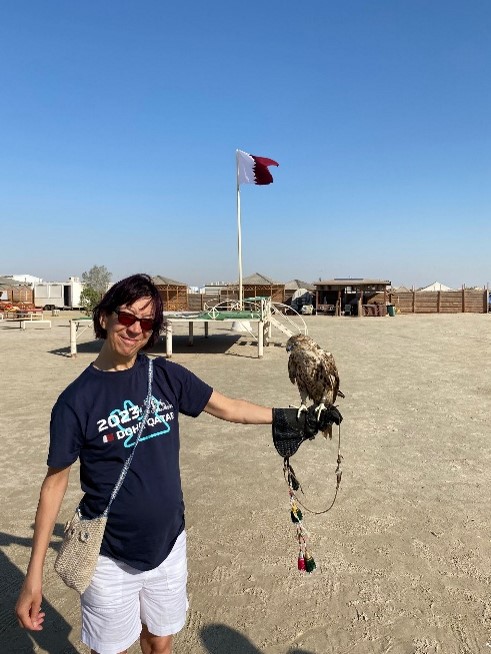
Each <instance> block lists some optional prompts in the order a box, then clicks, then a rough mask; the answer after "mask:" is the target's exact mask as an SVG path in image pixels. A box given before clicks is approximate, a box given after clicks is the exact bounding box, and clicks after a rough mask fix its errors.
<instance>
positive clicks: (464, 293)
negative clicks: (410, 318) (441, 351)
mask: <svg viewBox="0 0 491 654" xmlns="http://www.w3.org/2000/svg"><path fill="white" fill-rule="evenodd" d="M387 296H388V301H389V304H393V305H394V306H395V307H396V311H398V312H399V313H488V297H489V292H488V290H487V289H484V290H476V289H471V288H462V289H461V290H460V291H401V292H397V291H394V292H389V293H388V294H387ZM372 302H373V303H383V302H384V294H383V293H377V295H375V296H373V297H371V298H370V303H372Z"/></svg>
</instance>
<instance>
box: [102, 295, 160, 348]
mask: <svg viewBox="0 0 491 654" xmlns="http://www.w3.org/2000/svg"><path fill="white" fill-rule="evenodd" d="M119 310H120V311H124V312H125V313H126V314H131V315H133V316H136V317H137V318H150V319H153V318H154V317H155V307H154V304H153V300H152V298H151V297H142V298H140V299H139V300H136V301H135V302H133V304H124V305H121V306H120V307H119ZM101 325H102V327H103V328H104V329H105V330H106V332H107V337H106V341H105V347H106V348H109V350H110V351H111V352H112V354H113V355H116V357H117V358H118V359H119V358H120V359H124V360H131V359H133V358H135V357H136V355H137V354H138V352H139V351H140V350H141V349H142V347H144V346H145V345H146V344H147V342H148V339H149V338H150V336H151V335H152V330H151V329H150V330H144V329H142V325H141V323H140V322H139V321H138V320H137V321H135V322H134V323H133V324H132V325H129V326H125V325H122V324H121V323H120V322H119V320H118V315H117V314H116V313H115V312H113V313H111V314H109V315H106V314H105V315H103V316H102V318H101Z"/></svg>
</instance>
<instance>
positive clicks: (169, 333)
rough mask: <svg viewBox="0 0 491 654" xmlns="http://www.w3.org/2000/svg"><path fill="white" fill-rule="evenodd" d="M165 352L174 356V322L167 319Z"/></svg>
mask: <svg viewBox="0 0 491 654" xmlns="http://www.w3.org/2000/svg"><path fill="white" fill-rule="evenodd" d="M165 354H166V355H167V356H168V357H169V359H170V357H171V356H172V323H171V322H170V321H167V322H166V324H165Z"/></svg>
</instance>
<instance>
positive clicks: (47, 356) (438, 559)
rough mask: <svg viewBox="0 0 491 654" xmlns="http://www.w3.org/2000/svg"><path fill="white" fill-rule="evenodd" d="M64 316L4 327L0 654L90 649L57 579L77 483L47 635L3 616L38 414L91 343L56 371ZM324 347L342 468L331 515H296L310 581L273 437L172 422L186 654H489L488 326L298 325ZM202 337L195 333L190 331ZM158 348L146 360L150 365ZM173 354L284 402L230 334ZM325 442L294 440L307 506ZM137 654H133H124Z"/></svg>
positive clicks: (27, 526)
mask: <svg viewBox="0 0 491 654" xmlns="http://www.w3.org/2000/svg"><path fill="white" fill-rule="evenodd" d="M67 318H68V316H67V315H62V316H61V317H60V318H56V319H53V325H52V328H51V329H45V328H42V327H38V328H36V327H34V326H31V327H29V329H28V330H26V331H25V332H24V331H21V330H20V329H18V328H14V327H13V326H12V325H10V326H9V325H2V324H1V323H0V356H1V359H0V360H1V372H2V375H1V377H2V381H1V415H2V420H1V423H0V436H1V439H2V442H3V443H4V447H3V450H2V464H1V467H0V488H1V497H2V503H1V509H0V511H1V525H2V526H1V534H0V562H1V563H0V652H2V654H3V653H5V654H10V653H22V654H27V653H30V652H43V653H49V654H62V653H65V654H68V653H70V654H73V653H84V654H86V653H87V650H86V649H85V648H84V647H83V646H82V645H81V644H80V641H79V630H80V619H79V608H78V600H77V595H76V593H75V592H73V591H70V590H68V589H66V588H65V587H64V585H63V584H62V582H61V581H60V580H59V579H58V577H57V576H56V574H55V573H54V571H53V569H52V564H53V560H54V556H55V553H56V549H57V547H58V544H59V542H60V535H61V532H62V524H63V522H64V520H65V519H66V518H67V517H68V516H69V514H70V513H71V512H72V510H73V508H74V506H75V503H76V501H77V499H78V497H79V490H78V484H77V481H78V480H77V471H74V473H72V476H71V480H70V487H69V491H68V493H67V496H66V500H65V503H64V505H63V508H62V512H61V514H60V518H59V521H58V525H57V527H56V530H55V535H54V536H53V540H52V548H51V549H50V551H49V553H48V561H47V565H46V573H45V603H44V607H45V609H46V611H47V618H46V622H45V629H44V631H43V632H41V633H38V634H35V635H32V636H30V635H28V633H26V632H24V631H22V630H21V629H20V628H18V627H17V624H16V620H15V618H14V616H13V607H14V604H15V599H16V596H17V593H18V590H19V587H20V584H21V580H22V576H23V573H24V571H25V569H26V565H27V561H28V556H29V547H30V539H31V536H32V521H33V516H34V512H35V507H36V503H37V498H38V492H39V485H40V483H41V480H42V478H43V476H44V473H45V460H46V452H47V444H48V423H49V415H50V409H51V406H52V404H53V402H54V401H55V399H56V397H57V396H58V394H59V393H60V392H61V391H62V389H63V388H64V387H65V386H66V385H67V384H68V383H69V382H70V381H71V380H72V379H73V378H74V377H75V376H76V375H77V374H78V373H80V372H81V371H82V369H83V368H84V367H85V366H87V365H88V364H89V363H90V361H92V360H93V358H94V355H95V353H96V352H97V350H98V347H99V345H98V344H97V343H96V342H94V341H93V340H92V337H91V333H90V332H89V331H88V332H87V333H86V334H85V335H84V336H83V337H82V338H81V342H80V343H79V354H78V356H77V358H69V357H68V352H69V347H68V346H69V328H68V320H67ZM307 321H308V327H309V333H310V335H311V336H313V337H314V338H315V339H316V340H317V341H318V342H319V343H320V344H321V345H322V346H324V347H325V348H326V349H330V350H331V351H332V352H333V354H334V356H335V358H336V361H337V364H338V368H339V371H340V376H341V382H342V384H341V385H342V389H343V390H344V392H345V394H346V399H345V400H341V402H342V404H340V408H341V410H342V413H343V415H344V422H343V425H342V453H343V455H344V475H343V479H342V484H341V490H340V493H339V496H338V499H337V502H336V504H335V505H334V508H333V509H332V511H330V512H329V513H327V514H326V515H323V516H313V515H309V514H308V513H305V514H304V518H305V526H306V527H307V528H308V529H309V531H310V532H311V540H312V551H313V554H314V557H315V559H316V562H317V570H316V571H315V573H314V574H312V575H302V574H300V573H299V572H298V571H297V569H296V556H297V550H296V545H295V534H294V527H293V525H292V523H291V521H290V517H289V502H288V491H287V486H286V484H285V482H284V479H283V474H282V460H281V458H280V457H279V456H278V454H277V453H276V451H275V449H274V447H273V445H272V440H271V434H270V430H269V429H268V428H265V427H252V426H236V425H229V424H228V423H222V422H219V421H216V420H214V419H212V418H210V417H209V416H206V415H205V416H201V417H200V418H198V419H197V420H191V419H188V418H184V419H183V420H182V456H181V459H182V477H183V485H184V491H185V498H186V506H187V513H186V519H187V529H188V539H189V568H190V578H189V599H190V611H189V616H188V622H187V625H186V627H185V629H184V630H183V631H182V632H181V634H179V636H178V637H177V638H176V645H175V651H176V653H183V654H331V653H332V654H334V653H335V654H348V653H349V654H382V653H390V654H403V653H404V654H434V653H437V652H438V653H440V654H469V653H473V654H474V653H477V652H487V651H490V647H491V596H490V582H491V572H490V560H491V543H490V527H491V517H490V511H489V507H490V500H491V467H490V459H491V456H490V448H489V427H488V422H489V416H490V415H491V381H490V377H489V361H490V355H491V335H490V333H491V329H490V328H491V322H490V321H491V317H489V316H487V315H452V316H448V315H441V316H396V317H386V318H365V319H357V318H329V317H320V316H319V317H316V316H313V317H308V318H307ZM196 331H199V330H196ZM163 351H164V348H163V344H159V346H158V347H157V348H156V350H155V353H157V354H158V353H163ZM174 360H175V361H177V362H179V363H182V364H184V365H186V366H187V367H189V368H190V369H191V370H193V371H195V372H196V373H197V374H198V375H200V376H202V377H203V378H204V379H206V380H207V381H208V382H209V383H211V384H212V385H213V386H214V387H215V388H217V389H218V390H220V391H222V392H225V393H228V394H231V395H233V396H241V397H245V398H247V399H250V400H253V401H257V402H260V403H264V404H268V405H274V406H287V405H288V404H290V403H296V402H297V399H298V398H297V393H296V389H295V388H294V387H293V386H292V385H291V384H290V381H289V379H288V375H287V369H286V365H287V356H286V353H285V350H284V348H282V347H275V346H271V347H269V348H267V349H265V356H264V358H263V359H262V360H258V359H257V358H256V347H255V346H254V345H252V344H251V343H248V342H247V341H246V340H245V338H244V337H239V336H237V335H236V334H235V335H233V334H232V333H230V332H226V331H224V330H223V329H219V328H217V327H213V328H212V329H211V337H210V338H209V339H206V340H205V339H203V338H201V337H196V338H195V344H194V347H193V348H190V347H188V346H187V339H186V338H185V337H184V336H178V337H176V338H175V342H174ZM335 458H336V444H335V443H334V442H327V441H325V440H324V439H322V438H316V439H315V441H312V442H308V443H306V444H305V445H302V447H301V449H300V450H299V452H298V453H297V454H296V455H295V457H294V458H293V459H292V464H293V466H294V467H295V469H296V472H297V474H298V476H299V478H300V481H301V482H302V484H303V487H304V491H305V498H304V499H305V503H306V504H307V505H308V506H310V507H312V508H314V509H323V508H325V507H326V506H327V505H328V504H329V502H330V500H331V498H332V494H333V491H334V485H335V477H334V468H335ZM130 651H131V654H134V653H136V652H138V651H139V648H138V647H136V646H135V647H133V648H131V650H130Z"/></svg>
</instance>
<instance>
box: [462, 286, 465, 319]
mask: <svg viewBox="0 0 491 654" xmlns="http://www.w3.org/2000/svg"><path fill="white" fill-rule="evenodd" d="M462 313H465V284H462Z"/></svg>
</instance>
